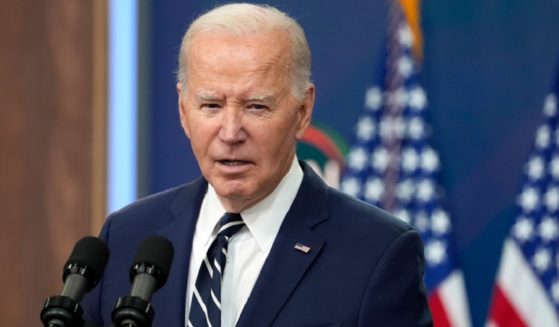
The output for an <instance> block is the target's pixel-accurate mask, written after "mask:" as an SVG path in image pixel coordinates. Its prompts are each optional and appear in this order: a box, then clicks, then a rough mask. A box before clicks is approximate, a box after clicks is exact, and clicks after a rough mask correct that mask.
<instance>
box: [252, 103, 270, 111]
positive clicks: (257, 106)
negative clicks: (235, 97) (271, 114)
mask: <svg viewBox="0 0 559 327" xmlns="http://www.w3.org/2000/svg"><path fill="white" fill-rule="evenodd" d="M267 108H268V107H267V106H265V105H263V104H257V103H253V104H250V105H248V109H252V110H265V109H267Z"/></svg>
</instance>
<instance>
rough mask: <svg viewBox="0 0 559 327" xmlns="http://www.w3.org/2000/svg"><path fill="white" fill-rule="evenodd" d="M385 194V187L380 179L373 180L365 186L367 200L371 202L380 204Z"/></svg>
mask: <svg viewBox="0 0 559 327" xmlns="http://www.w3.org/2000/svg"><path fill="white" fill-rule="evenodd" d="M383 193H384V185H383V183H382V181H381V180H380V179H378V178H372V179H369V180H368V181H367V183H366V184H365V200H367V201H369V202H375V203H376V202H379V201H380V198H381V197H382V194H383Z"/></svg>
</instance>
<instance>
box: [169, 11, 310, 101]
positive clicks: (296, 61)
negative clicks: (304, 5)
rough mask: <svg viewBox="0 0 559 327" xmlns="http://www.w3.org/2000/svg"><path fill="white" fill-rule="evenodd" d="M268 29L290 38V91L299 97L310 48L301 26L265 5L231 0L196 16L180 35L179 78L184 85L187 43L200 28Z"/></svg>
mask: <svg viewBox="0 0 559 327" xmlns="http://www.w3.org/2000/svg"><path fill="white" fill-rule="evenodd" d="M270 31H285V32H287V35H288V37H289V39H290V41H291V42H290V43H291V44H290V48H291V52H292V57H291V58H292V62H293V66H292V68H291V75H292V76H291V78H292V82H293V88H292V95H293V96H294V97H296V98H297V99H299V100H301V99H302V98H303V97H304V94H305V92H306V90H307V88H308V86H309V85H310V83H311V81H310V77H311V52H310V49H309V45H308V43H307V39H306V37H305V33H304V32H303V28H302V27H301V26H300V25H299V24H298V23H297V22H296V21H295V20H294V19H293V18H291V17H289V16H288V15H287V14H285V13H284V12H282V11H280V10H278V9H276V8H274V7H271V6H268V5H255V4H249V3H232V4H227V5H223V6H220V7H217V8H214V9H212V10H210V11H208V12H207V13H205V14H203V15H202V16H200V17H198V18H197V19H196V20H195V21H194V22H192V24H191V25H190V27H189V28H188V30H187V31H186V33H185V34H184V36H183V39H182V44H181V49H180V57H179V71H178V74H177V79H178V82H180V83H181V84H183V86H186V84H185V82H186V79H187V75H188V72H187V62H188V51H189V47H190V43H191V41H192V39H193V38H194V36H195V35H196V34H198V33H200V32H219V33H227V34H231V35H234V36H244V35H249V34H256V33H265V32H270Z"/></svg>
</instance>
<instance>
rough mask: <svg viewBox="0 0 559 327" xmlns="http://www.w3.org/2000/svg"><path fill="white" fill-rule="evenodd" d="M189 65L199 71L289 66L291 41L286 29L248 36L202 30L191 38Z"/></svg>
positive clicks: (192, 69) (193, 70)
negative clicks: (284, 30)
mask: <svg viewBox="0 0 559 327" xmlns="http://www.w3.org/2000/svg"><path fill="white" fill-rule="evenodd" d="M187 59H188V62H187V67H188V70H189V75H190V73H195V72H196V70H198V69H202V70H204V69H205V70H208V69H219V71H222V72H227V71H228V70H229V69H228V68H230V69H231V70H242V69H244V70H258V69H265V68H267V67H272V68H274V69H282V68H283V69H287V68H289V66H290V60H291V51H290V42H289V40H288V37H287V34H286V32H283V31H269V32H262V33H251V34H247V35H240V36H238V35H231V34H228V33H225V32H200V33H199V34H197V35H196V36H194V38H193V39H192V42H191V44H190V49H189V53H188V58H187Z"/></svg>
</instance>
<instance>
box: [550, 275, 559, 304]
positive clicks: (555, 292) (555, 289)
mask: <svg viewBox="0 0 559 327" xmlns="http://www.w3.org/2000/svg"><path fill="white" fill-rule="evenodd" d="M551 297H552V298H553V302H555V303H559V281H558V280H557V279H556V280H554V281H553V283H552V284H551Z"/></svg>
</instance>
